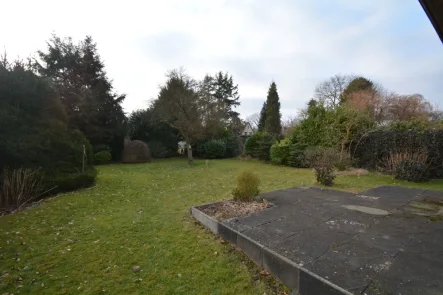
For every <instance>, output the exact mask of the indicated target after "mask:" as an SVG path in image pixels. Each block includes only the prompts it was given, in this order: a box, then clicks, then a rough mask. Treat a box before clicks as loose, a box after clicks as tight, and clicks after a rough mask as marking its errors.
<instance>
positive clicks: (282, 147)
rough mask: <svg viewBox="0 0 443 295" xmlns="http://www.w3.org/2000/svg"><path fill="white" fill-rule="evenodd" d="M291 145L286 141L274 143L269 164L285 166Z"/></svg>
mask: <svg viewBox="0 0 443 295" xmlns="http://www.w3.org/2000/svg"><path fill="white" fill-rule="evenodd" d="M290 146H291V143H290V142H289V141H287V140H282V141H281V142H276V143H274V144H273V145H272V146H271V151H270V155H271V162H272V163H273V164H277V165H287V164H288V158H289V151H290Z"/></svg>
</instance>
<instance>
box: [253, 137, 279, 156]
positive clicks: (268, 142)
mask: <svg viewBox="0 0 443 295" xmlns="http://www.w3.org/2000/svg"><path fill="white" fill-rule="evenodd" d="M274 142H275V139H274V137H273V136H272V135H271V134H269V133H261V136H260V138H259V140H258V148H257V153H256V154H257V157H258V158H259V159H260V160H262V161H269V160H270V159H271V156H270V151H271V146H272V144H273V143H274Z"/></svg>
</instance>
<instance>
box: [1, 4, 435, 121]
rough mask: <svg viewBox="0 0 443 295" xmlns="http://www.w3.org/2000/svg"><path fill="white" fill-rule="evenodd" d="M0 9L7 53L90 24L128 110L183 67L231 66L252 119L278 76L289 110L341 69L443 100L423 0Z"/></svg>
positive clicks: (76, 33)
mask: <svg viewBox="0 0 443 295" xmlns="http://www.w3.org/2000/svg"><path fill="white" fill-rule="evenodd" d="M1 8H2V11H3V13H2V15H1V17H0V47H1V48H2V49H3V48H5V49H6V51H7V53H8V56H9V57H10V58H15V57H17V56H20V57H22V58H26V57H28V56H29V55H31V54H32V53H34V52H35V51H36V50H38V49H44V48H45V41H46V40H48V39H49V38H50V34H51V33H52V32H55V33H56V34H57V35H59V36H61V37H64V36H71V37H73V38H74V39H75V40H79V39H81V38H84V36H85V35H91V36H92V37H93V38H94V40H95V41H96V42H97V43H98V50H99V53H100V55H101V57H102V59H103V60H104V62H105V64H106V70H107V72H108V76H109V77H110V78H111V79H112V80H113V81H114V86H115V89H116V90H117V91H118V92H120V93H126V94H127V99H126V101H125V102H124V108H125V110H126V111H127V112H130V111H132V110H135V109H138V108H145V107H146V105H147V102H148V101H149V100H150V99H152V98H153V97H156V95H157V92H158V86H159V85H160V84H161V83H163V82H164V81H165V73H166V71H167V70H168V69H172V68H177V67H180V66H183V67H185V68H186V69H187V71H188V73H189V74H190V75H192V76H193V77H194V78H197V79H201V78H203V76H204V74H205V73H215V72H216V71H220V70H221V71H228V72H229V73H231V74H232V75H233V78H234V81H235V82H236V83H238V84H239V92H240V96H241V107H239V109H238V110H239V111H240V113H241V116H242V117H243V118H244V117H246V116H248V115H250V114H252V113H255V112H259V111H260V108H261V106H262V103H263V101H264V100H265V99H266V94H267V90H268V87H269V84H270V82H271V81H272V80H274V81H275V82H276V83H277V88H278V92H279V94H280V100H281V107H282V114H283V116H284V117H286V116H290V115H295V114H296V112H297V110H298V109H300V108H303V107H304V106H305V104H306V102H307V101H308V100H309V99H310V98H311V97H312V95H313V91H314V88H315V85H316V84H318V83H319V82H321V81H322V80H324V79H326V78H328V77H330V76H332V75H334V74H337V73H342V74H347V73H353V74H359V75H364V76H365V77H367V78H370V79H372V80H374V81H376V82H379V83H381V84H383V85H384V86H385V87H386V88H388V89H390V90H393V91H396V92H398V93H404V94H407V93H421V94H423V95H424V96H425V97H426V98H427V99H429V100H430V101H432V102H433V103H436V104H439V106H440V107H442V108H443V95H442V94H443V83H442V81H443V45H442V44H441V42H440V40H439V38H438V37H437V34H436V33H435V31H434V29H433V27H432V25H431V23H430V21H429V20H428V18H427V16H426V14H425V13H424V11H423V9H422V8H421V6H420V4H419V3H418V1H417V0H335V1H331V0H319V1H312V0H298V1H295V0H292V1H291V0H266V1H265V0H257V1H255V0H186V1H184V0H181V1H180V0H169V1H168V0H163V1H160V0H157V1H131V0H126V1H109V0H108V1H98V0H88V1H84V0H76V1H60V0H59V1H45V0H39V1H35V0H30V1H20V0H6V1H3V2H2V5H1Z"/></svg>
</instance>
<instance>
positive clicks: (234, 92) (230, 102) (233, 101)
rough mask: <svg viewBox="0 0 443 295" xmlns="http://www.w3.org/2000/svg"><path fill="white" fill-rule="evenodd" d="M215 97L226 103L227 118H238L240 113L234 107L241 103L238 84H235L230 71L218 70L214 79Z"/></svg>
mask: <svg viewBox="0 0 443 295" xmlns="http://www.w3.org/2000/svg"><path fill="white" fill-rule="evenodd" d="M213 83H214V84H213V89H214V93H213V95H214V97H216V98H217V99H218V100H219V101H220V102H223V103H224V104H225V108H226V113H227V115H228V118H227V119H233V118H237V117H238V116H239V113H238V112H236V111H234V108H236V107H238V106H239V105H240V102H239V99H240V96H239V95H238V85H235V84H234V81H233V79H232V75H231V76H230V75H229V74H228V73H224V74H223V72H218V73H217V74H216V75H215V77H214V79H213Z"/></svg>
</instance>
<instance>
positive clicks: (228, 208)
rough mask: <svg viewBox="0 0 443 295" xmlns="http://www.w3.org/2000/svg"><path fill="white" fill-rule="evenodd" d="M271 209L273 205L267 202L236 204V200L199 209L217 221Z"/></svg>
mask: <svg viewBox="0 0 443 295" xmlns="http://www.w3.org/2000/svg"><path fill="white" fill-rule="evenodd" d="M270 207H272V205H271V204H269V203H268V202H266V201H265V200H263V201H252V202H236V201H234V200H224V201H221V202H217V203H213V204H208V205H204V206H201V207H199V209H200V210H201V211H203V212H204V213H205V214H207V215H209V216H211V217H213V218H215V219H217V220H222V219H229V218H232V217H240V216H246V215H249V214H251V213H254V212H259V211H262V210H265V209H267V208H270Z"/></svg>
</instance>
